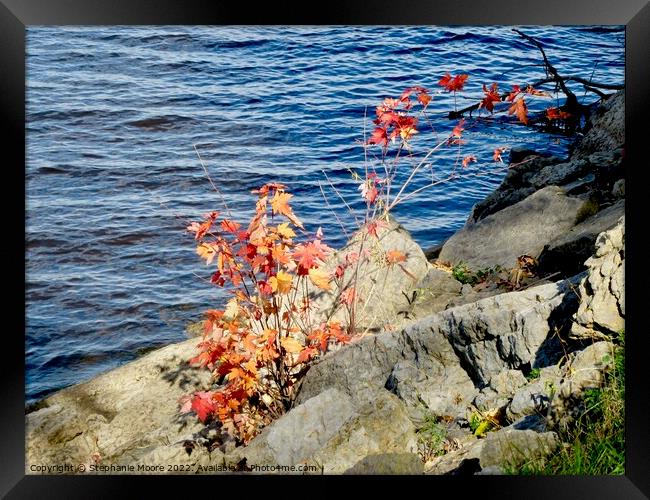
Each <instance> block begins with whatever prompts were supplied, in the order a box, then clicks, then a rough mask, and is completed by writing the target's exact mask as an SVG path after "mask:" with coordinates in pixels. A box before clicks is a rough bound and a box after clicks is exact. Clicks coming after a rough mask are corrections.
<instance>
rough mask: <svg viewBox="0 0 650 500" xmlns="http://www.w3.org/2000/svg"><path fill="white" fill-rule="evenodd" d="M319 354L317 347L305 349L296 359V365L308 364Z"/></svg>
mask: <svg viewBox="0 0 650 500" xmlns="http://www.w3.org/2000/svg"><path fill="white" fill-rule="evenodd" d="M317 354H318V349H317V348H316V347H314V346H308V347H305V348H304V349H303V350H302V351H300V354H299V355H298V358H297V359H296V363H306V362H307V361H309V360H311V359H312V358H314V357H315V356H316V355H317Z"/></svg>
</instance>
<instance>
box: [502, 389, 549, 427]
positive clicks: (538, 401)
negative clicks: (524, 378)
mask: <svg viewBox="0 0 650 500" xmlns="http://www.w3.org/2000/svg"><path fill="white" fill-rule="evenodd" d="M553 390H554V385H553V383H552V382H549V381H541V380H536V381H534V382H532V383H530V384H527V385H526V386H525V387H523V388H521V389H520V390H519V391H517V392H516V393H515V395H514V396H513V398H512V401H511V402H510V404H509V405H508V406H507V407H506V417H507V418H508V420H509V421H510V422H515V421H517V420H519V419H521V418H523V417H527V416H529V415H546V412H547V411H548V407H549V403H550V401H551V396H552V391H553Z"/></svg>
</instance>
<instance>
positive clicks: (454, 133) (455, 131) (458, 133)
mask: <svg viewBox="0 0 650 500" xmlns="http://www.w3.org/2000/svg"><path fill="white" fill-rule="evenodd" d="M463 125H465V118H462V119H461V120H460V121H459V122H458V124H457V125H456V126H455V127H454V129H453V130H452V131H451V136H452V137H457V138H459V139H460V136H461V135H462V134H463V130H465V129H464V128H463Z"/></svg>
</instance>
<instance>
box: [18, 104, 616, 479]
mask: <svg viewBox="0 0 650 500" xmlns="http://www.w3.org/2000/svg"><path fill="white" fill-rule="evenodd" d="M623 146H624V95H623V92H619V93H617V94H616V95H614V96H613V97H610V98H609V99H607V100H606V101H604V102H603V103H602V105H601V106H600V107H599V108H598V109H597V110H596V112H595V113H594V114H593V116H592V118H591V122H590V126H589V128H588V130H587V131H586V132H585V134H584V136H582V137H581V138H580V139H579V140H578V141H577V142H576V144H575V146H574V147H573V148H572V151H571V153H570V155H569V157H568V158H557V157H550V156H546V155H544V154H542V153H536V152H533V151H525V150H513V151H511V158H510V162H511V168H510V169H509V170H508V172H507V175H506V176H505V178H504V180H503V182H502V184H501V186H499V188H498V189H496V190H495V191H494V192H493V193H492V194H491V195H490V196H488V197H487V198H486V199H485V200H483V201H481V202H480V203H478V204H477V205H476V206H475V207H474V209H473V211H472V213H471V214H470V216H469V218H468V220H467V223H466V224H465V226H464V227H463V228H462V229H461V230H459V231H458V232H457V233H456V234H454V235H453V236H452V237H451V238H449V240H447V241H446V242H445V243H444V244H443V245H441V246H440V247H438V248H437V249H430V250H429V251H427V252H425V251H423V250H422V249H421V248H420V247H419V246H417V245H416V244H415V243H414V242H413V241H412V240H411V238H410V236H409V234H408V232H406V231H405V230H404V229H403V228H401V227H400V226H399V225H397V224H395V225H393V226H392V227H391V229H390V231H389V236H388V237H387V238H386V239H385V240H382V241H385V242H388V241H390V244H388V243H385V244H386V245H388V246H390V248H395V246H396V242H397V243H398V244H399V248H403V249H406V252H405V253H406V254H407V260H406V262H404V263H403V265H404V267H405V269H406V270H407V271H408V272H409V275H413V276H416V277H417V280H405V279H403V277H402V278H401V279H400V278H399V277H397V276H390V277H388V279H386V280H384V281H383V283H384V286H383V287H381V297H380V299H381V300H372V301H369V306H370V309H371V310H369V311H368V312H367V314H368V317H369V318H372V321H373V323H372V327H373V329H374V330H376V332H377V333H374V334H372V335H367V336H364V337H363V338H362V339H360V340H358V341H356V342H354V343H352V344H350V345H348V346H345V347H343V348H341V349H338V350H336V351H334V352H332V353H329V354H327V355H326V356H324V357H323V358H322V359H321V360H319V361H318V362H317V363H316V364H314V366H313V367H312V368H311V369H310V370H309V372H308V373H307V375H306V377H305V379H304V382H303V384H302V386H301V388H300V392H299V396H298V399H297V404H296V406H295V407H294V408H293V409H292V410H291V411H289V412H288V413H287V414H285V415H284V416H282V417H281V418H280V419H278V420H277V421H275V422H274V423H273V424H271V425H270V426H268V427H267V428H266V429H264V430H263V431H262V433H261V434H260V435H258V436H257V437H256V438H255V439H253V441H251V442H250V443H249V445H248V446H246V447H235V446H234V444H233V443H232V442H219V443H216V446H212V447H210V448H209V447H208V446H206V443H212V444H214V439H213V438H214V430H213V429H209V428H205V427H204V426H203V425H201V424H200V423H198V421H197V419H196V417H195V416H193V415H191V414H190V415H180V414H179V411H178V410H179V405H178V399H179V398H180V397H181V396H183V395H185V394H188V393H190V392H193V391H196V390H202V389H207V388H209V387H210V379H209V373H208V372H207V371H205V370H197V369H194V368H191V367H190V366H189V365H188V364H187V360H188V359H189V358H190V357H192V355H193V354H194V352H195V350H196V349H195V345H196V343H197V339H189V340H187V341H185V342H181V343H179V344H174V345H170V346H167V347H164V348H162V349H159V350H156V351H154V352H151V353H149V354H147V355H145V356H143V357H142V358H140V359H138V360H136V361H133V362H131V363H128V364H126V365H124V366H122V367H120V368H117V369H115V370H112V371H110V372H108V373H105V374H103V375H101V376H98V377H96V378H94V379H92V380H90V381H89V382H86V383H82V384H78V385H75V386H72V387H69V388H67V389H64V390H62V391H59V392H57V393H55V394H53V395H51V396H49V397H47V398H46V399H45V400H43V401H42V402H41V404H40V405H38V409H35V410H34V411H31V412H30V413H28V414H27V415H26V453H27V457H26V473H27V474H39V473H47V471H46V470H41V469H39V466H40V464H74V471H73V473H85V474H89V473H90V474H92V473H122V472H125V473H154V474H161V473H174V474H178V473H202V472H205V473H216V472H222V471H226V472H228V471H229V470H240V471H241V470H250V469H251V468H252V469H253V471H252V472H255V471H260V472H264V473H268V472H270V471H273V469H272V468H269V467H274V466H277V465H282V466H288V467H291V466H294V468H293V470H290V469H286V468H285V469H281V470H279V471H278V470H276V472H292V473H298V474H302V473H318V474H320V473H325V474H343V473H347V474H374V473H379V474H381V473H388V474H500V473H502V472H503V470H504V466H505V465H516V464H518V463H523V462H525V461H527V460H530V459H532V458H535V457H540V456H545V455H548V454H551V453H553V452H554V451H555V450H556V449H557V448H558V446H561V442H560V438H559V435H558V429H560V428H561V427H562V426H566V425H568V424H569V423H570V422H571V421H572V420H573V419H574V418H576V415H579V413H580V412H581V411H583V410H582V406H581V405H582V395H583V394H584V392H585V391H586V390H588V389H591V388H597V387H599V386H600V385H601V384H602V383H603V381H604V379H605V376H606V374H607V372H608V370H610V369H611V368H612V364H613V356H612V352H613V349H614V343H613V342H614V339H615V336H616V334H617V333H618V332H620V331H622V330H624V327H625V293H624V290H625V278H624V266H625V201H624V200H625V181H624V164H625V155H624V151H623ZM387 272H388V271H387ZM369 288H372V287H369ZM375 288H376V287H375ZM477 426H478V429H477ZM481 429H483V432H480V431H481ZM305 465H308V466H310V467H309V468H308V469H307V470H305V468H304V467H302V466H305ZM161 467H162V468H161Z"/></svg>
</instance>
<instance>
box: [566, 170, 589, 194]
mask: <svg viewBox="0 0 650 500" xmlns="http://www.w3.org/2000/svg"><path fill="white" fill-rule="evenodd" d="M595 181H596V175H595V174H594V173H593V172H592V173H590V174H587V175H585V176H584V177H581V178H579V179H576V180H574V181H572V182H569V183H568V184H563V185H562V188H563V189H564V190H565V191H566V193H567V194H570V195H572V196H577V195H580V194H584V193H587V192H589V191H590V190H591V189H592V188H593V187H594V182H595Z"/></svg>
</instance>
